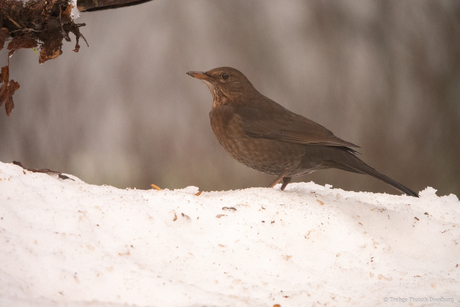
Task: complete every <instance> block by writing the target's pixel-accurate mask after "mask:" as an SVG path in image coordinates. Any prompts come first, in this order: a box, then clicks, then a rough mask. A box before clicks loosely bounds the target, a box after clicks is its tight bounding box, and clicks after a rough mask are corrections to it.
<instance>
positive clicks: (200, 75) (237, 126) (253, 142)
mask: <svg viewBox="0 0 460 307" xmlns="http://www.w3.org/2000/svg"><path fill="white" fill-rule="evenodd" d="M187 74H188V75H190V76H192V77H194V78H197V79H200V80H202V81H204V82H205V83H206V85H207V86H208V87H209V89H210V91H211V94H212V98H213V103H212V109H211V112H210V113H209V117H210V119H211V127H212V130H213V131H214V134H215V135H216V137H217V139H218V140H219V143H220V144H221V145H222V146H223V147H224V148H225V150H226V151H227V152H228V153H229V154H230V155H231V156H232V157H233V158H235V159H236V160H237V161H239V162H241V163H243V164H244V165H246V166H249V167H251V168H253V169H255V170H258V171H261V172H264V173H267V174H270V175H276V176H278V177H277V178H276V179H275V180H274V181H273V182H272V183H271V184H270V185H269V187H273V186H275V185H276V184H277V183H278V182H280V181H281V180H283V184H282V186H281V190H284V188H286V186H287V185H288V183H289V182H290V181H291V178H292V177H296V176H301V175H305V174H309V173H312V172H315V171H318V170H321V169H328V168H337V169H341V170H345V171H349V172H354V173H359V174H367V175H370V176H372V177H374V178H377V179H379V180H381V181H383V182H386V183H387V184H389V185H392V186H393V187H395V188H396V189H398V190H399V191H401V192H403V193H406V194H407V195H411V196H415V197H418V194H417V193H416V192H414V191H412V190H411V189H409V188H407V187H405V186H404V185H402V184H400V183H399V182H397V181H395V180H393V179H391V178H390V177H387V176H385V175H384V174H382V173H380V172H378V171H376V170H375V169H373V168H372V167H370V166H369V165H367V164H366V163H364V162H363V161H361V160H360V159H359V158H358V157H357V156H356V154H357V151H355V150H354V149H352V148H351V147H359V146H357V145H355V144H353V143H350V142H347V141H344V140H342V139H340V138H338V137H336V136H335V135H334V134H333V133H332V132H331V131H329V130H328V129H326V128H324V127H323V126H321V125H319V124H317V123H315V122H313V121H311V120H309V119H307V118H305V117H303V116H301V115H298V114H295V113H293V112H291V111H289V110H288V109H286V108H284V107H283V106H281V105H279V104H278V103H276V102H274V101H273V100H271V99H269V98H267V97H265V96H264V95H262V94H261V93H259V92H258V91H257V90H256V89H255V88H254V86H253V85H252V84H251V82H249V80H248V79H247V78H246V77H245V76H244V75H243V74H242V73H241V72H240V71H238V70H236V69H234V68H231V67H219V68H215V69H212V70H210V71H207V72H199V71H189V72H188V73H187Z"/></svg>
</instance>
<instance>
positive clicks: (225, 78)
mask: <svg viewBox="0 0 460 307" xmlns="http://www.w3.org/2000/svg"><path fill="white" fill-rule="evenodd" d="M228 77H230V76H229V75H228V74H227V73H226V72H224V73H223V74H222V79H224V80H227V79H228Z"/></svg>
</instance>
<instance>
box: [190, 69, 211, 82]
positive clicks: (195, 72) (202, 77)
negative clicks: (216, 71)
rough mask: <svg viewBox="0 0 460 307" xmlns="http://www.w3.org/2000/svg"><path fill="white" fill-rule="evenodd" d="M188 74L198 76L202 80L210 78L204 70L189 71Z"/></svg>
mask: <svg viewBox="0 0 460 307" xmlns="http://www.w3.org/2000/svg"><path fill="white" fill-rule="evenodd" d="M187 75H189V76H191V77H193V78H196V79H201V80H203V79H204V80H206V79H209V76H208V75H207V74H206V73H205V72H202V71H189V72H188V73H187Z"/></svg>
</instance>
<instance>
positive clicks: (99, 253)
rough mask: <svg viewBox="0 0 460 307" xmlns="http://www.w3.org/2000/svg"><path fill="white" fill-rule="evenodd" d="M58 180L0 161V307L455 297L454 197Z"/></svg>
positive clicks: (431, 192)
mask: <svg viewBox="0 0 460 307" xmlns="http://www.w3.org/2000/svg"><path fill="white" fill-rule="evenodd" d="M69 177H71V178H72V179H73V180H69V179H67V180H62V179H59V178H57V176H50V175H47V174H43V173H32V172H29V171H26V170H23V169H22V168H21V167H19V166H16V165H12V164H5V163H0V263H1V266H0V306H63V305H65V306H126V305H130V306H274V305H276V304H279V305H281V306H319V305H321V306H323V305H327V306H348V305H361V306H390V305H394V303H396V302H403V303H412V305H413V306H439V305H449V306H455V305H459V303H460V290H459V289H460V284H459V281H460V267H459V264H460V244H459V243H460V202H459V200H458V198H457V197H456V196H455V195H452V194H451V195H449V196H443V197H438V196H436V190H435V189H433V188H430V187H428V188H426V189H425V190H424V191H422V192H421V193H420V198H419V199H417V198H414V197H409V196H397V195H387V194H373V193H356V192H346V191H343V190H340V189H332V188H331V187H327V186H326V187H323V186H319V185H316V184H314V183H292V184H290V185H289V186H288V187H287V189H286V191H284V192H283V191H280V190H279V187H278V188H274V189H268V188H251V189H244V190H236V191H220V192H202V193H201V194H200V193H199V189H198V188H197V187H187V188H185V189H180V190H174V191H170V190H167V189H165V190H161V191H157V190H153V189H152V190H136V189H117V188H114V187H111V186H96V185H90V184H86V183H84V182H82V181H81V180H79V179H78V178H75V177H73V176H70V175H69ZM405 305H406V304H405Z"/></svg>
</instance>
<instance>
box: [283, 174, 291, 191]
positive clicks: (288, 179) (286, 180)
mask: <svg viewBox="0 0 460 307" xmlns="http://www.w3.org/2000/svg"><path fill="white" fill-rule="evenodd" d="M291 179H292V177H284V178H283V185H282V186H281V191H284V188H285V187H286V186H287V185H288V183H289V182H291Z"/></svg>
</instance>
